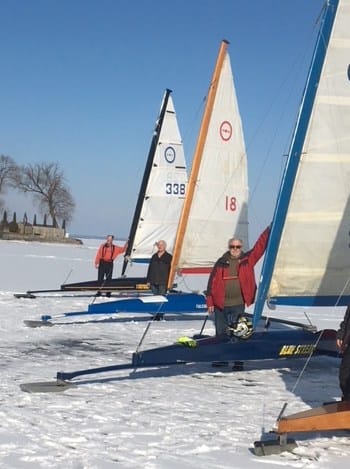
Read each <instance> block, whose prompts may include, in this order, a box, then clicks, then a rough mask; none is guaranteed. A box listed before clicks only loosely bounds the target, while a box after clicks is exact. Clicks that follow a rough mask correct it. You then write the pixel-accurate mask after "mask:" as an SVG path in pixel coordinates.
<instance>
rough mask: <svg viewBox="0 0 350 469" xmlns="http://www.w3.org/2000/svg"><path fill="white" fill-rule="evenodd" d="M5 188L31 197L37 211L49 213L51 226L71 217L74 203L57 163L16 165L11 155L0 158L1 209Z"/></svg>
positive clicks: (69, 219) (67, 220)
mask: <svg viewBox="0 0 350 469" xmlns="http://www.w3.org/2000/svg"><path fill="white" fill-rule="evenodd" d="M7 189H14V190H16V191H18V192H19V193H22V194H30V195H31V196H32V199H33V202H34V204H35V205H37V206H38V208H39V210H40V212H41V213H42V214H43V215H45V214H48V215H49V216H50V217H51V220H52V226H54V227H58V224H59V223H62V222H63V220H65V221H66V222H69V221H71V220H72V218H73V213H74V209H75V202H74V199H73V197H72V194H71V192H70V189H69V187H68V184H67V181H66V178H65V176H64V172H63V170H62V169H61V168H60V166H59V164H58V163H46V162H43V163H36V164H33V165H32V164H26V165H21V166H20V165H17V163H16V162H15V160H14V159H13V158H11V157H10V156H5V155H0V209H3V208H4V200H3V196H4V194H5V192H6V191H7Z"/></svg>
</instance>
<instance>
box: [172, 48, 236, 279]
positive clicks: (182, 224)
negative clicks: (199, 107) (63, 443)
mask: <svg viewBox="0 0 350 469" xmlns="http://www.w3.org/2000/svg"><path fill="white" fill-rule="evenodd" d="M228 44H229V42H228V41H226V40H223V41H222V42H221V45H220V50H219V54H218V58H217V60H216V65H215V69H214V73H213V77H212V80H211V83H210V87H209V93H208V97H207V103H206V106H205V110H204V114H203V118H202V123H201V127H200V131H199V136H198V140H197V146H196V149H195V152H194V156H193V162H192V168H191V174H190V177H189V181H188V184H187V190H186V198H185V201H184V205H183V208H182V212H181V217H180V221H179V225H178V229H177V233H176V240H175V246H174V253H173V260H172V264H171V270H170V274H169V280H168V288H172V285H173V282H174V278H175V273H176V271H177V268H178V263H179V259H180V253H181V249H182V245H183V240H184V236H185V231H186V226H187V221H188V216H189V213H190V209H191V205H192V200H193V194H194V191H195V188H196V184H197V179H198V173H199V168H200V164H201V160H202V154H203V148H204V144H205V141H206V138H207V134H208V127H209V123H210V118H211V114H212V111H213V106H214V101H215V97H216V91H217V88H218V82H219V78H220V73H221V69H222V65H223V62H224V59H225V55H226V50H227V46H228Z"/></svg>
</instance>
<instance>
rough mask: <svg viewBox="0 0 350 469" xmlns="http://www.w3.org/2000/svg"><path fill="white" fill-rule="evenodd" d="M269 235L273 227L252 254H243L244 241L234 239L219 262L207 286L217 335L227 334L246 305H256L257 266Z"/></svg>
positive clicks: (208, 301)
mask: <svg viewBox="0 0 350 469" xmlns="http://www.w3.org/2000/svg"><path fill="white" fill-rule="evenodd" d="M269 233H270V227H268V228H266V230H265V231H264V232H263V233H262V234H261V235H260V237H259V239H258V240H257V242H256V243H255V245H254V247H253V249H251V250H250V251H248V252H243V250H242V248H243V243H242V240H240V239H237V238H231V239H230V240H229V243H228V251H227V252H225V254H224V255H223V256H222V257H220V258H219V259H218V260H217V261H216V263H215V265H214V267H213V270H212V272H211V274H210V277H209V281H208V286H207V305H208V312H209V314H210V315H211V314H214V313H215V316H214V320H215V330H216V335H221V334H226V333H227V328H228V326H230V325H233V324H235V323H237V321H238V319H239V317H240V315H241V314H243V313H244V308H245V305H247V306H250V305H251V304H252V303H254V300H255V293H256V283H255V274H254V266H255V264H256V263H257V262H258V260H259V259H260V258H261V256H262V255H263V254H264V252H265V249H266V245H267V240H268V237H269Z"/></svg>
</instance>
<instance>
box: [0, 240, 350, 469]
mask: <svg viewBox="0 0 350 469" xmlns="http://www.w3.org/2000/svg"><path fill="white" fill-rule="evenodd" d="M99 243H100V241H97V240H84V245H83V246H69V245H58V244H56V245H55V244H41V243H24V242H10V241H0V260H1V262H0V282H1V283H0V307H1V309H0V347H1V359H0V360H1V361H0V366H1V371H2V373H1V378H2V379H1V382H0V404H1V407H0V416H1V417H0V422H1V423H0V467H1V468H16V469H17V468H18V469H20V468H35V469H36V468H45V469H49V468H74V469H93V468H97V469H99V468H101V469H105V468H112V467H113V468H114V467H116V468H141V467H142V468H144V469H156V468H157V469H158V468H169V469H173V468H188V469H190V468H191V469H192V468H196V469H197V468H208V469H210V468H257V467H259V468H260V467H266V468H271V467H281V466H283V467H286V468H304V467H307V468H308V469H311V468H332V469H333V468H338V467H339V468H340V467H345V465H347V464H348V460H349V456H350V445H349V441H350V440H349V437H350V433H347V432H336V433H333V434H332V433H327V434H315V433H313V434H310V435H301V434H299V435H294V436H295V437H296V439H297V442H298V448H296V449H295V450H294V452H293V453H283V454H281V455H276V456H268V457H265V458H258V457H256V456H255V455H254V454H252V452H251V448H252V446H253V442H254V441H255V440H259V439H260V438H261V436H262V435H263V434H266V432H268V431H269V430H271V429H272V427H273V425H274V423H275V420H276V417H277V416H278V414H279V412H280V410H281V408H282V406H283V404H284V403H285V402H288V407H287V411H286V414H290V413H293V412H296V411H299V410H304V409H308V408H310V407H313V406H318V405H320V404H321V403H322V402H324V401H329V400H332V399H334V398H337V397H339V389H338V376H337V373H338V366H339V361H338V359H332V358H314V359H312V360H311V361H310V363H309V365H308V367H307V368H306V370H305V371H304V373H303V374H302V376H301V377H300V371H301V369H302V367H303V365H304V361H303V360H299V361H298V360H296V361H294V362H290V361H287V362H283V363H282V364H280V366H283V367H280V368H271V364H270V363H260V364H255V366H253V365H250V364H247V365H246V368H245V371H243V372H232V371H231V370H230V369H228V368H227V369H226V368H213V367H212V366H211V365H210V364H199V365H197V364H196V365H187V366H182V365H181V366H180V365H178V366H170V367H167V368H158V369H157V368H155V369H148V370H144V369H143V370H136V372H135V373H131V374H130V373H129V372H128V371H118V372H111V373H105V374H103V375H90V376H88V377H82V378H81V379H79V380H77V383H78V384H77V386H76V387H74V388H71V389H68V390H66V391H65V392H64V393H50V394H42V393H40V394H32V393H25V392H23V391H21V390H20V384H21V383H25V382H35V381H47V380H48V381H51V380H52V379H54V377H55V375H56V372H57V371H61V370H63V371H74V370H79V369H84V368H90V367H98V366H104V365H111V364H117V363H125V362H129V361H130V357H131V353H132V352H133V351H134V350H135V348H136V347H137V345H138V343H139V341H140V339H141V337H142V334H143V332H144V330H145V327H146V325H147V321H142V320H137V319H136V320H135V319H134V320H130V321H126V322H117V321H115V320H113V318H112V319H110V320H108V319H106V318H97V319H96V318H90V319H84V318H76V319H75V320H71V321H70V323H69V324H65V323H64V322H65V321H62V323H61V324H58V325H55V326H53V327H43V328H35V329H32V328H28V327H26V326H25V325H24V322H23V321H24V320H28V319H39V318H40V316H41V315H42V314H50V315H59V314H60V313H64V312H67V311H81V310H86V308H87V306H88V303H89V301H91V298H86V297H76V298H72V297H70V298H69V297H68V298H67V297H65V298H62V297H60V296H57V297H41V298H37V299H34V300H30V299H21V300H19V299H15V298H14V296H13V293H14V292H22V291H26V290H28V289H31V290H33V289H46V288H59V286H60V285H61V284H62V283H63V282H64V281H65V280H66V278H67V277H68V275H69V278H68V282H73V281H80V280H88V279H94V278H95V277H96V271H95V269H94V267H93V257H94V255H95V250H96V247H97V245H98V244H99ZM119 264H120V263H119ZM119 264H118V263H117V264H116V266H115V273H116V274H117V273H119V269H120V265H119ZM97 301H101V300H97ZM343 312H344V310H343V309H341V308H340V309H339V310H336V311H333V310H330V311H327V312H319V314H316V313H315V312H310V316H311V318H312V320H313V321H315V322H316V323H317V325H318V326H319V327H327V328H330V327H331V328H337V327H338V324H339V322H340V320H341V318H342V315H343ZM289 317H290V318H291V319H293V320H301V319H303V318H302V315H301V314H298V313H293V314H292V313H291V314H290V315H289ZM201 326H202V321H200V320H191V321H160V322H154V323H152V325H151V327H150V329H149V332H148V334H147V336H146V338H145V341H144V342H143V344H142V347H143V348H149V347H153V346H158V345H163V344H169V343H172V342H174V341H175V340H176V339H177V338H178V337H179V336H183V335H192V334H194V333H198V332H199V331H200V329H201ZM213 331H214V328H213V325H212V323H211V322H208V323H207V324H206V328H205V332H207V333H211V332H213ZM299 378H300V381H298V379H299ZM296 383H298V384H297V386H296Z"/></svg>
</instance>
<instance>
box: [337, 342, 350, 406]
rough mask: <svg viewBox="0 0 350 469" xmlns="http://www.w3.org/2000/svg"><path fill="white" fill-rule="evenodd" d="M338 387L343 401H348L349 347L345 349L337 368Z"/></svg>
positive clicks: (349, 391)
mask: <svg viewBox="0 0 350 469" xmlns="http://www.w3.org/2000/svg"><path fill="white" fill-rule="evenodd" d="M339 386H340V389H341V391H342V393H343V400H344V401H350V346H348V347H347V348H346V350H345V351H344V353H343V357H342V360H341V363H340V368H339Z"/></svg>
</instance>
